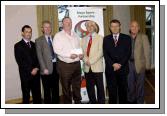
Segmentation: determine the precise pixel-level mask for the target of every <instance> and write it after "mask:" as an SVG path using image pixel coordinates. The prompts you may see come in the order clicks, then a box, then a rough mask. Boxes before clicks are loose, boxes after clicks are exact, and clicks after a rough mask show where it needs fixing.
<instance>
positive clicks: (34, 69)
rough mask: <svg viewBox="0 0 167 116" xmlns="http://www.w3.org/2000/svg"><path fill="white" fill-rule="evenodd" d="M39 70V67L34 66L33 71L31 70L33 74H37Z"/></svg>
mask: <svg viewBox="0 0 167 116" xmlns="http://www.w3.org/2000/svg"><path fill="white" fill-rule="evenodd" d="M38 70H39V69H38V68H33V69H32V71H31V74H32V75H33V76H35V75H36V74H37V72H38Z"/></svg>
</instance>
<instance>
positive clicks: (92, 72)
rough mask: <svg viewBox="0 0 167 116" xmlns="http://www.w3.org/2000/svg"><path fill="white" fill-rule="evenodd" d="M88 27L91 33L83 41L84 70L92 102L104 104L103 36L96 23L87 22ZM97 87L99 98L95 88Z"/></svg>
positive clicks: (90, 101)
mask: <svg viewBox="0 0 167 116" xmlns="http://www.w3.org/2000/svg"><path fill="white" fill-rule="evenodd" d="M86 28H87V30H88V32H89V34H88V35H87V36H86V37H84V38H83V39H82V41H81V45H82V49H83V52H84V58H83V61H84V66H83V69H84V72H85V78H86V88H87V92H88V96H89V103H90V104H96V103H98V104H104V103H105V95H104V85H103V49H102V46H103V37H102V36H100V35H98V34H97V33H96V31H97V30H98V28H97V26H96V23H95V22H93V21H87V22H86ZM95 86H96V87H97V100H96V95H95V88H94V87H95Z"/></svg>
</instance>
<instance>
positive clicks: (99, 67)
mask: <svg viewBox="0 0 167 116" xmlns="http://www.w3.org/2000/svg"><path fill="white" fill-rule="evenodd" d="M88 42H89V37H88V36H86V37H84V38H82V40H81V47H82V50H83V53H84V58H83V61H84V64H83V70H84V72H89V69H90V67H91V70H92V72H103V49H102V46H103V37H102V36H100V35H98V34H97V33H94V35H93V36H92V45H91V48H90V53H89V57H87V45H88ZM88 59H89V61H90V64H91V66H90V67H89V66H87V65H86V64H85V62H86V61H87V60H88Z"/></svg>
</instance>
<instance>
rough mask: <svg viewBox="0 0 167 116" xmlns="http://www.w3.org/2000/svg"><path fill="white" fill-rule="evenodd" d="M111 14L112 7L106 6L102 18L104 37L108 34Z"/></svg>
mask: <svg viewBox="0 0 167 116" xmlns="http://www.w3.org/2000/svg"><path fill="white" fill-rule="evenodd" d="M112 14H113V7H112V6H111V5H108V6H106V9H104V12H103V15H104V16H103V17H104V36H106V35H109V34H110V30H109V27H110V21H111V19H112Z"/></svg>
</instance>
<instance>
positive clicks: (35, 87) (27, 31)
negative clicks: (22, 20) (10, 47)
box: [14, 25, 41, 104]
mask: <svg viewBox="0 0 167 116" xmlns="http://www.w3.org/2000/svg"><path fill="white" fill-rule="evenodd" d="M31 36H32V28H31V27H30V26H29V25H25V26H23V27H22V37H23V39H22V40H21V41H19V42H18V43H16V44H15V45H14V53H15V59H16V62H17V64H18V67H19V73H20V80H21V89H22V96H23V103H24V104H28V103H29V100H30V91H31V93H32V98H33V103H34V104H39V103H41V89H40V75H39V64H38V60H37V55H36V50H35V44H34V42H32V41H31Z"/></svg>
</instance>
